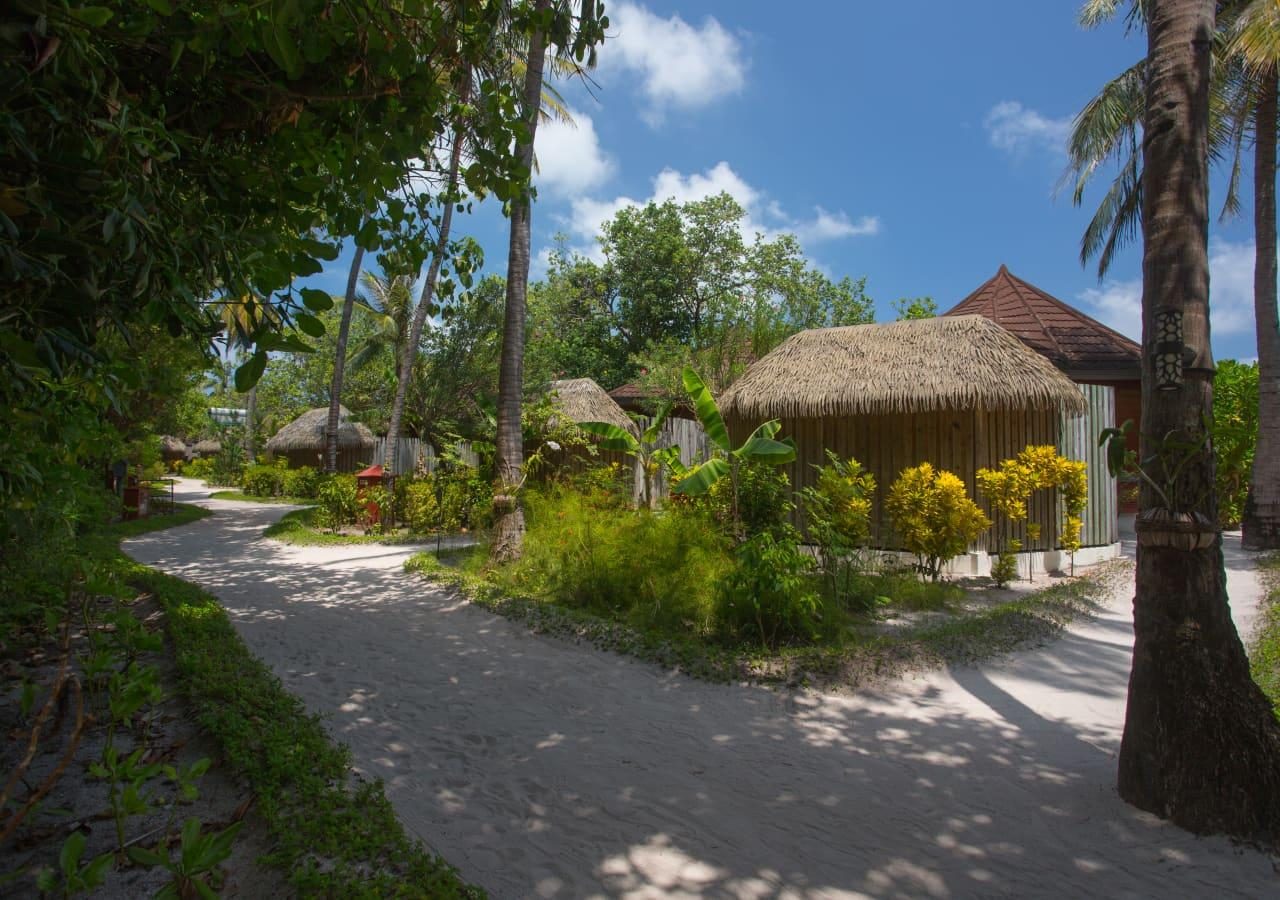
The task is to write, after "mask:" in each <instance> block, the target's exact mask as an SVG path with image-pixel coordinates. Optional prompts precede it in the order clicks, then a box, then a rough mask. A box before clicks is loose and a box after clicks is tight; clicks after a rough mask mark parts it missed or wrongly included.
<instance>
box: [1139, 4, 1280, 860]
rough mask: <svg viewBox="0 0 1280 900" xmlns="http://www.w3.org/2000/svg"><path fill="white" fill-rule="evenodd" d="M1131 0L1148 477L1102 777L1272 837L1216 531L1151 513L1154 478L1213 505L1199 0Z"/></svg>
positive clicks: (1267, 789)
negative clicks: (1184, 535)
mask: <svg viewBox="0 0 1280 900" xmlns="http://www.w3.org/2000/svg"><path fill="white" fill-rule="evenodd" d="M1144 6H1145V10H1146V13H1147V41H1148V56H1147V72H1148V80H1147V87H1146V98H1145V103H1144V116H1143V132H1144V141H1143V161H1142V166H1143V175H1142V177H1143V184H1142V188H1143V191H1142V232H1143V260H1142V273H1143V292H1142V318H1143V334H1144V337H1145V339H1146V340H1145V341H1144V352H1145V353H1146V354H1147V355H1148V359H1147V361H1146V362H1147V365H1144V367H1143V378H1142V401H1143V402H1142V427H1141V433H1142V438H1143V453H1142V455H1143V460H1144V462H1143V465H1144V470H1146V471H1147V474H1148V475H1150V476H1151V478H1150V482H1148V480H1144V481H1143V484H1142V492H1141V496H1140V507H1141V510H1142V512H1141V513H1140V514H1139V515H1140V526H1139V527H1140V540H1139V547H1138V567H1137V593H1136V597H1135V599H1134V652H1133V669H1132V673H1131V674H1130V679H1129V699H1128V708H1127V710H1126V715H1125V727H1124V737H1123V739H1122V742H1121V746H1120V759H1119V777H1118V785H1119V790H1120V795H1121V796H1122V797H1124V798H1125V799H1126V800H1127V801H1128V802H1130V803H1132V804H1134V805H1135V806H1138V807H1140V808H1142V809H1145V810H1148V811H1150V812H1153V813H1156V814H1157V815H1160V816H1163V817H1166V818H1169V819H1172V820H1173V821H1174V822H1176V823H1177V824H1179V825H1181V826H1183V827H1185V828H1188V829H1190V830H1192V831H1196V832H1201V833H1205V832H1227V833H1229V834H1235V835H1241V836H1248V837H1253V838H1267V839H1269V840H1273V841H1274V840H1275V839H1276V838H1278V837H1280V721H1277V719H1276V716H1275V712H1274V710H1273V709H1272V707H1271V703H1270V701H1269V700H1268V699H1267V697H1266V696H1265V695H1264V694H1263V692H1262V690H1261V689H1260V688H1259V687H1258V686H1257V685H1256V684H1255V683H1254V682H1253V681H1252V679H1251V678H1250V674H1249V662H1248V659H1247V658H1246V656H1245V652H1244V647H1243V646H1242V645H1241V643H1240V638H1239V636H1238V635H1237V634H1236V630H1235V626H1234V625H1233V624H1232V620H1231V613H1230V609H1229V608H1228V604H1227V595H1226V580H1225V577H1224V569H1223V556H1222V544H1221V540H1220V539H1217V538H1215V539H1213V540H1212V541H1211V542H1209V543H1208V546H1200V543H1201V542H1199V541H1196V542H1195V544H1194V545H1193V546H1196V547H1199V549H1182V547H1185V546H1187V544H1186V543H1179V541H1180V540H1182V539H1181V538H1178V537H1177V536H1176V535H1175V534H1174V532H1173V531H1171V530H1170V527H1169V526H1163V525H1161V524H1160V518H1161V517H1160V516H1158V515H1153V512H1154V509H1155V508H1156V507H1157V506H1158V505H1159V500H1158V497H1159V495H1160V494H1161V493H1163V494H1164V495H1165V496H1168V497H1173V496H1178V497H1182V498H1201V499H1186V500H1184V501H1183V502H1184V505H1185V506H1184V508H1183V509H1179V510H1173V511H1168V512H1170V513H1176V514H1181V515H1182V516H1183V517H1184V518H1190V519H1191V520H1192V521H1196V522H1206V521H1207V522H1210V523H1211V522H1212V521H1213V520H1214V519H1215V517H1216V508H1215V506H1216V502H1215V495H1214V492H1213V490H1212V487H1211V486H1212V485H1213V481H1214V458H1213V453H1212V451H1211V449H1210V448H1209V441H1208V435H1207V434H1206V431H1207V428H1208V423H1209V422H1210V416H1211V407H1212V400H1213V358H1212V353H1211V351H1210V347H1209V265H1208V246H1207V235H1208V225H1209V221H1208V217H1209V189H1208V167H1209V81H1210V54H1211V47H1212V43H1213V35H1214V3H1213V0H1149V2H1147V3H1146V4H1144ZM1157 340H1158V341H1159V344H1157V343H1156V342H1157ZM1157 347H1158V350H1157ZM1184 360H1185V362H1186V365H1185V368H1184V366H1183V365H1182V363H1183V362H1184ZM1157 362H1159V363H1160V365H1161V368H1160V379H1161V384H1160V385H1157V383H1156V368H1155V364H1156V363H1157ZM1162 388H1163V389H1162ZM1153 435H1160V436H1168V437H1172V438H1173V439H1174V441H1175V442H1176V443H1177V444H1178V445H1179V446H1182V447H1189V448H1191V449H1188V450H1186V451H1184V452H1182V453H1180V454H1177V455H1176V458H1175V457H1174V456H1171V455H1170V454H1168V453H1165V452H1162V447H1164V446H1167V445H1168V443H1169V442H1168V441H1167V440H1166V439H1164V438H1162V439H1161V440H1160V441H1154V440H1152V436H1153ZM1204 485H1209V486H1210V487H1209V489H1208V490H1204V489H1203V486H1204ZM1156 486H1160V487H1161V488H1162V490H1161V491H1157V490H1156V489H1155V488H1156ZM1166 518H1167V517H1166ZM1208 527H1209V528H1212V526H1211V525H1210V526H1208Z"/></svg>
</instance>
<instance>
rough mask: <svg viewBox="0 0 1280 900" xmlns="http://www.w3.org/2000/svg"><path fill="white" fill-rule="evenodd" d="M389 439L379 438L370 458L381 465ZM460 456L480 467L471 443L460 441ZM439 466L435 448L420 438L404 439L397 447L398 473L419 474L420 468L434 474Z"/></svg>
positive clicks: (472, 464)
mask: <svg viewBox="0 0 1280 900" xmlns="http://www.w3.org/2000/svg"><path fill="white" fill-rule="evenodd" d="M386 445H387V439H386V438H385V437H380V438H378V442H377V443H376V444H374V447H373V454H372V456H371V457H370V458H371V459H372V460H373V461H374V462H375V463H381V462H382V457H383V454H384V453H385V452H386ZM456 450H457V453H458V455H459V456H460V457H461V458H462V461H463V462H465V463H466V464H467V465H469V466H478V465H480V457H479V456H478V455H477V454H476V452H475V451H474V450H472V449H471V443H470V442H469V441H459V442H458V444H457V445H456ZM438 465H439V460H438V458H437V457H436V451H435V448H434V447H432V446H431V444H429V443H427V442H426V441H424V440H421V439H420V438H413V437H402V438H400V440H399V441H398V442H397V447H396V472H397V473H399V474H404V473H411V472H417V471H418V470H419V468H421V469H424V470H425V471H427V472H434V471H435V470H436V467H437V466H438Z"/></svg>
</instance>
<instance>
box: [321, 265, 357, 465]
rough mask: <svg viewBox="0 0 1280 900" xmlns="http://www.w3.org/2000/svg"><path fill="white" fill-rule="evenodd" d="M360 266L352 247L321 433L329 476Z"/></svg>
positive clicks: (335, 448)
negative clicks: (327, 412)
mask: <svg viewBox="0 0 1280 900" xmlns="http://www.w3.org/2000/svg"><path fill="white" fill-rule="evenodd" d="M363 262H364V247H361V246H360V244H359V243H357V244H356V253H355V256H353V257H352V258H351V270H350V271H349V272H348V273H347V292H346V294H344V295H343V299H342V319H341V320H340V321H339V324H338V345H337V348H336V349H335V350H334V357H333V381H332V382H331V383H330V386H329V418H328V420H327V421H326V422H325V430H324V470H325V472H327V473H329V474H330V475H332V474H334V473H335V472H337V471H338V425H339V418H340V411H339V409H340V407H341V406H342V379H343V377H344V375H345V374H346V363H347V338H348V336H349V335H350V334H351V311H352V309H353V308H354V307H355V301H356V285H357V284H359V282H360V266H361V264H362V263H363Z"/></svg>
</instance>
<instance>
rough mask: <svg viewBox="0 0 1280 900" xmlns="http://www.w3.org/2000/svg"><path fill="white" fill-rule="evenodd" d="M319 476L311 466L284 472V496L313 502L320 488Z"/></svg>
mask: <svg viewBox="0 0 1280 900" xmlns="http://www.w3.org/2000/svg"><path fill="white" fill-rule="evenodd" d="M320 479H321V475H320V473H319V472H317V471H316V470H315V469H313V468H311V466H302V467H301V468H298V469H285V470H284V495H285V496H286V497H301V498H304V499H307V500H314V499H315V496H316V491H317V490H318V489H319V487H320Z"/></svg>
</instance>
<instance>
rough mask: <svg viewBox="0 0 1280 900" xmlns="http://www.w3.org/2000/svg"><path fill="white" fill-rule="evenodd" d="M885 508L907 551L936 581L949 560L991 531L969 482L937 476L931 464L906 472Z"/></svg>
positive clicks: (900, 477) (944, 473)
mask: <svg viewBox="0 0 1280 900" xmlns="http://www.w3.org/2000/svg"><path fill="white" fill-rule="evenodd" d="M884 506H885V510H886V511H887V512H888V513H889V518H890V519H892V520H893V525H894V528H896V529H897V531H898V534H899V535H900V536H901V538H902V542H903V546H904V547H905V548H906V549H907V550H908V551H909V552H911V553H914V554H915V555H916V559H917V561H918V567H919V569H920V571H921V572H923V573H924V574H926V575H928V576H929V577H930V578H932V579H933V580H934V581H937V580H938V576H939V575H940V574H941V571H942V566H943V564H944V563H946V562H947V560H949V559H951V558H952V557H955V556H958V555H960V554H961V553H963V552H964V551H965V549H966V548H967V547H968V546H969V544H970V542H972V541H973V540H974V539H976V538H977V537H978V535H980V534H981V533H982V532H983V531H985V530H986V529H987V528H990V527H991V520H990V519H988V518H987V517H986V515H985V514H984V513H983V512H982V510H981V509H980V508H979V507H978V505H977V504H976V503H974V502H973V501H972V500H970V499H969V495H968V493H967V492H966V491H965V487H964V482H963V481H961V480H960V479H959V478H957V477H956V476H955V475H953V474H952V473H950V472H946V471H940V472H935V471H934V469H933V466H931V465H930V464H929V463H921V464H920V465H918V466H915V467H913V468H909V469H903V470H902V474H901V475H899V476H898V480H897V481H895V482H894V483H893V487H891V488H889V496H888V497H887V498H886V499H885V504H884Z"/></svg>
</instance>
